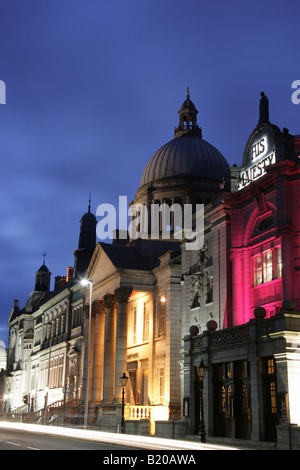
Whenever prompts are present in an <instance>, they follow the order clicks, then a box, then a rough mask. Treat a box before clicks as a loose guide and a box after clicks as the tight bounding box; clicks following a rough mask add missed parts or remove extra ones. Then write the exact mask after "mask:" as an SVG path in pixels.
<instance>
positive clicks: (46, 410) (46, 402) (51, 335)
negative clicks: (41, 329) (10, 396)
mask: <svg viewBox="0 0 300 470" xmlns="http://www.w3.org/2000/svg"><path fill="white" fill-rule="evenodd" d="M48 326H50V327H51V330H50V347H49V365H48V378H47V386H46V387H45V410H44V424H46V422H47V413H48V391H49V387H50V367H51V350H52V339H53V323H52V322H51V321H49V322H48V323H46V327H48ZM46 335H47V331H46Z"/></svg>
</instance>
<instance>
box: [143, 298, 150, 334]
mask: <svg viewBox="0 0 300 470" xmlns="http://www.w3.org/2000/svg"><path fill="white" fill-rule="evenodd" d="M149 322H150V302H145V303H144V328H143V341H147V340H148V339H149Z"/></svg>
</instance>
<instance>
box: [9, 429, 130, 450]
mask: <svg viewBox="0 0 300 470" xmlns="http://www.w3.org/2000/svg"><path fill="white" fill-rule="evenodd" d="M1 450H14V451H15V450H101V451H103V450H104V451H106V450H110V451H112V452H114V451H120V450H136V449H133V448H132V447H128V446H121V445H117V444H111V443H105V442H104V443H103V442H93V441H89V440H84V439H76V438H73V437H66V436H55V435H44V434H38V433H33V432H27V431H23V430H19V429H1V428H0V451H1Z"/></svg>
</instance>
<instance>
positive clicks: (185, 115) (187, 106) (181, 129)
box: [174, 87, 202, 138]
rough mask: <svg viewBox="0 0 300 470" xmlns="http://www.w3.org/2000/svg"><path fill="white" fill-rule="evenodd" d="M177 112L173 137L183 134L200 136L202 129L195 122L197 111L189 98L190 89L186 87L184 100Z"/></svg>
mask: <svg viewBox="0 0 300 470" xmlns="http://www.w3.org/2000/svg"><path fill="white" fill-rule="evenodd" d="M178 114H179V126H178V127H177V128H176V129H175V134H174V137H175V138H176V137H181V136H182V135H184V134H190V135H196V136H197V137H202V131H201V129H200V128H199V126H198V124H197V114H198V111H197V109H196V106H195V105H194V103H193V102H192V101H191V100H190V91H189V87H187V92H186V100H185V101H184V103H182V105H181V108H180V110H179V111H178Z"/></svg>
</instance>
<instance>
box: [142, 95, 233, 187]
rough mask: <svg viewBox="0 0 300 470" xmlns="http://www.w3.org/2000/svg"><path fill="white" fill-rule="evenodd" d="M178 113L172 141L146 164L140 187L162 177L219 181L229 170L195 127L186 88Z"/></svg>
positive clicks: (215, 150)
mask: <svg viewBox="0 0 300 470" xmlns="http://www.w3.org/2000/svg"><path fill="white" fill-rule="evenodd" d="M178 113H179V125H178V127H177V128H176V129H175V136H174V137H175V138H174V139H173V140H170V141H169V142H167V143H166V144H165V145H163V146H162V147H161V148H160V149H159V150H157V152H155V154H154V155H153V157H152V158H151V159H150V161H149V162H148V164H147V166H146V168H145V170H144V172H143V175H142V179H141V184H140V186H143V185H145V184H148V183H152V182H154V181H158V180H162V179H166V178H197V179H199V178H201V179H202V180H207V179H209V180H215V181H216V180H217V181H222V179H223V178H224V177H225V176H229V175H230V167H229V164H228V163H227V161H226V159H225V158H224V157H223V155H222V154H221V152H219V150H217V149H216V148H215V147H214V146H213V145H211V144H210V143H209V142H207V141H206V140H204V139H202V131H201V129H200V128H199V127H198V124H197V114H198V111H197V109H196V107H195V105H194V103H193V102H192V101H191V100H190V93H189V88H188V89H187V96H186V100H185V101H184V103H183V104H182V106H181V108H180V110H179V111H178Z"/></svg>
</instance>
